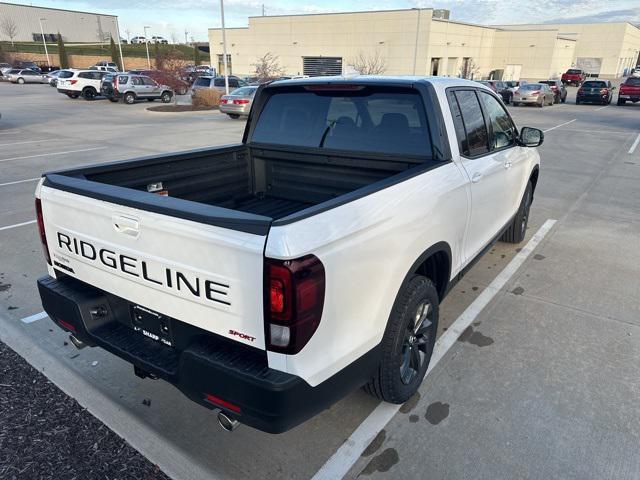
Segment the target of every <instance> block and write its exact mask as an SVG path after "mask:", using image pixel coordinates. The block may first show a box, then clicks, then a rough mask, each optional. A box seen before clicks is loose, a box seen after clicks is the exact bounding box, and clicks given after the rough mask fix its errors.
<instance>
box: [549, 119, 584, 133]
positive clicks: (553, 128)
mask: <svg viewBox="0 0 640 480" xmlns="http://www.w3.org/2000/svg"><path fill="white" fill-rule="evenodd" d="M576 120H577V118H574V119H573V120H569V121H568V122H564V123H561V124H560V125H556V126H555V127H551V128H547V129H546V130H543V132H544V133H547V132H550V131H551V130H555V129H556V128H560V127H564V126H565V125H569V124H570V123H573V122H575V121H576Z"/></svg>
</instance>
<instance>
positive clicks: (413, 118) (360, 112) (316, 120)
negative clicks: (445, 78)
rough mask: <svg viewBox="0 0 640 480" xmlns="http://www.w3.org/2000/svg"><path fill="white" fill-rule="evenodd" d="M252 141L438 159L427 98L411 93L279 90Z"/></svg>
mask: <svg viewBox="0 0 640 480" xmlns="http://www.w3.org/2000/svg"><path fill="white" fill-rule="evenodd" d="M251 142H253V143H259V144H270V145H283V146H299V147H310V148H317V149H333V150H346V151H356V152H370V153H378V154H387V155H412V156H420V157H427V158H429V159H431V158H433V151H432V144H431V140H430V134H429V128H428V122H427V116H426V113H425V109H424V105H423V100H422V97H421V96H420V95H419V94H418V93H417V92H416V91H415V90H412V89H407V88H379V87H370V86H368V87H360V86H354V88H352V89H349V90H348V91H347V90H345V89H341V90H331V89H324V88H323V87H319V88H316V87H314V86H310V87H306V88H305V87H297V88H294V89H291V90H289V89H287V90H283V91H281V92H280V91H277V90H276V91H275V92H274V93H272V94H271V95H270V96H269V98H268V100H267V102H266V104H265V106H264V107H263V109H262V111H261V113H260V116H259V118H258V119H257V121H256V125H255V127H254V129H253V132H252V136H251Z"/></svg>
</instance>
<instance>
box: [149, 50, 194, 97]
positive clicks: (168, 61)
mask: <svg viewBox="0 0 640 480" xmlns="http://www.w3.org/2000/svg"><path fill="white" fill-rule="evenodd" d="M186 63H187V61H186V59H185V56H184V55H183V54H182V52H180V50H177V49H174V48H171V49H167V50H158V54H157V56H156V69H157V70H158V72H159V73H158V74H157V75H156V76H154V80H156V81H157V82H158V83H161V84H163V85H166V86H168V87H171V88H172V89H173V91H174V92H175V93H178V94H180V93H186V91H187V88H188V86H189V85H188V83H187V82H186V81H185V80H184V77H185V75H186V73H185V64H186ZM173 103H174V105H175V104H177V103H178V99H177V95H175V94H174V95H173Z"/></svg>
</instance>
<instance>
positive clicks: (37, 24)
mask: <svg viewBox="0 0 640 480" xmlns="http://www.w3.org/2000/svg"><path fill="white" fill-rule="evenodd" d="M11 25H12V26H13V28H9V26H11ZM41 25H42V33H44V35H45V39H46V40H47V42H54V41H56V39H57V34H58V33H60V35H61V36H62V39H63V40H64V41H65V42H78V43H103V42H108V41H109V40H110V39H111V38H113V39H114V40H115V41H117V40H118V17H116V16H114V15H103V14H100V13H91V12H80V11H75V10H62V9H58V8H45V7H34V6H30V5H16V4H13V3H5V2H0V40H1V41H6V42H9V41H14V42H34V41H42V34H41V30H40V28H41ZM10 32H11V33H12V35H10Z"/></svg>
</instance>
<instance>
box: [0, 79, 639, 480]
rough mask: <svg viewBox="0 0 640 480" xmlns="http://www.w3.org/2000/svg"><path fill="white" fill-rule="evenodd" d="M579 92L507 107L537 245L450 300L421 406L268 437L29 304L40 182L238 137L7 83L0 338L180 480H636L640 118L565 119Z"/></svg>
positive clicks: (0, 190)
mask: <svg viewBox="0 0 640 480" xmlns="http://www.w3.org/2000/svg"><path fill="white" fill-rule="evenodd" d="M575 90H576V89H575V88H571V89H570V95H569V99H568V102H567V103H566V104H561V105H555V106H552V107H545V108H543V109H538V108H535V107H518V108H514V107H509V110H510V112H511V113H512V115H513V116H514V119H515V120H516V123H518V125H520V126H524V125H526V126H532V127H537V128H541V129H543V130H545V131H546V134H545V143H544V145H543V146H542V147H541V148H540V154H541V157H542V162H543V163H542V167H541V175H540V180H539V182H538V188H537V191H536V197H535V201H534V204H533V207H532V211H531V220H530V224H529V233H528V238H527V240H530V239H531V238H534V234H535V233H536V232H538V231H539V229H540V228H543V229H544V230H543V233H545V235H542V234H541V235H540V236H535V238H534V239H533V243H532V244H531V245H532V250H531V251H529V250H528V249H526V248H525V249H524V250H522V251H520V248H521V247H524V243H523V245H521V246H520V247H519V248H516V247H515V246H513V245H507V244H497V245H496V246H495V247H494V248H493V249H492V250H491V251H490V252H489V254H487V255H486V256H485V257H484V258H483V259H482V260H481V261H480V262H478V263H477V264H476V266H475V267H474V268H473V269H472V270H471V271H470V272H469V274H468V275H467V276H466V277H465V279H464V280H463V281H461V282H460V283H459V284H458V285H457V286H456V288H455V290H454V291H453V292H452V293H451V294H450V296H449V297H448V298H447V299H446V300H445V302H444V303H443V305H442V307H441V325H440V329H441V334H446V332H447V331H449V329H450V328H451V327H452V325H453V326H454V327H453V328H455V325H456V323H455V322H456V321H457V320H458V319H459V318H461V317H464V318H466V319H467V320H468V321H470V322H471V323H470V326H469V327H468V328H466V329H465V330H464V332H463V333H462V335H461V336H460V337H459V339H458V335H459V333H458V334H456V336H455V339H457V341H455V344H454V345H453V346H452V347H451V349H449V350H448V351H447V352H446V354H445V355H444V356H443V357H442V359H440V361H439V362H438V363H437V365H436V366H435V367H434V368H433V369H432V370H431V372H430V373H429V375H428V377H427V378H426V380H425V382H424V384H423V386H422V388H421V391H420V395H419V396H416V397H415V398H414V399H412V400H411V401H410V402H408V403H407V404H405V406H403V407H402V408H401V409H400V410H399V411H397V410H396V411H394V410H384V411H383V410H381V408H384V407H379V405H378V403H377V402H376V401H375V400H374V399H372V398H371V397H369V396H367V395H366V394H364V393H362V392H355V393H354V394H352V395H350V396H349V397H347V398H345V399H344V400H342V401H341V402H339V403H338V404H336V405H335V406H333V407H332V408H331V409H329V410H327V411H325V412H324V413H322V414H321V415H318V416H317V417H316V418H314V419H312V420H310V421H309V422H307V423H305V424H303V425H301V426H299V427H297V428H296V429H294V430H292V431H290V432H287V433H286V434H282V435H278V436H271V435H268V434H264V433H262V432H258V431H256V430H253V429H251V428H249V427H242V426H241V427H240V428H239V429H237V430H236V431H235V432H234V433H233V434H229V433H227V432H224V431H222V430H221V429H220V428H219V427H218V425H217V421H216V418H215V415H213V414H212V413H211V412H210V411H209V410H206V409H204V408H202V407H199V406H197V405H195V404H193V403H191V402H190V401H188V400H187V399H186V398H184V397H183V396H182V395H181V394H180V393H179V392H178V391H177V390H175V389H174V388H173V387H171V386H170V385H168V384H166V383H163V382H154V381H151V380H140V379H139V378H137V377H135V376H134V375H133V369H132V368H131V366H130V365H129V364H126V363H125V362H124V361H121V360H119V359H118V358H116V357H114V356H112V355H109V354H107V353H105V352H103V351H102V350H98V349H84V350H81V351H77V350H75V348H74V347H72V346H71V345H67V344H65V340H66V335H65V334H64V333H63V332H62V331H60V330H59V329H57V328H51V327H52V324H51V322H50V321H49V320H48V319H46V318H42V315H38V314H39V313H40V312H41V311H42V307H41V305H40V303H39V298H38V295H37V291H36V286H35V280H36V279H37V278H38V277H39V276H41V275H43V274H44V273H46V268H45V261H44V259H43V257H42V253H41V247H40V243H39V239H38V234H37V228H36V226H35V224H34V223H33V219H34V211H33V191H34V188H35V184H36V180H35V179H37V178H38V177H39V175H40V174H41V173H42V172H43V171H45V170H52V169H56V168H61V167H70V166H73V165H81V164H88V163H100V162H104V161H113V160H120V159H126V158H131V157H137V156H144V155H153V154H157V153H164V152H175V151H179V150H187V149H191V148H198V147H204V146H209V145H220V144H228V143H234V142H238V141H240V139H241V135H242V130H243V127H244V122H242V121H234V120H231V119H229V118H227V117H226V116H224V115H222V114H220V113H218V112H191V113H156V112H148V111H147V110H146V108H147V107H148V106H149V105H148V104H147V103H146V102H144V103H139V104H136V105H132V106H127V105H122V104H111V103H109V102H107V101H104V100H98V101H94V102H87V101H84V100H71V99H69V98H67V97H66V96H63V95H59V94H57V93H56V91H55V90H54V89H52V88H50V87H48V86H46V85H22V86H18V85H10V84H4V83H0V113H1V114H2V118H1V119H0V205H2V208H1V209H0V340H2V341H4V342H5V343H6V344H7V345H9V346H10V347H11V348H13V349H14V350H15V351H17V352H18V353H19V354H20V355H22V356H23V357H24V358H25V359H27V361H29V363H31V364H32V365H33V366H35V367H36V368H37V369H38V370H41V371H43V372H44V373H45V375H47V376H48V378H49V379H50V380H52V381H53V382H54V383H55V384H57V385H58V386H59V387H60V388H61V389H62V390H64V391H65V392H66V393H67V394H69V395H71V396H72V397H74V398H76V399H77V400H78V402H79V403H80V404H81V405H83V406H84V407H86V408H88V409H89V411H90V412H91V413H93V414H94V415H95V416H96V417H97V418H98V419H100V420H101V421H102V422H104V423H105V424H106V425H107V426H108V427H110V428H112V429H113V430H114V431H115V432H116V433H118V434H119V435H121V436H122V437H124V438H125V439H126V440H127V441H128V442H129V443H130V444H131V445H132V446H134V447H135V448H136V449H138V450H139V451H140V452H141V453H142V454H144V455H145V456H146V457H147V458H149V460H151V462H153V463H155V464H158V465H159V466H160V467H161V468H162V469H163V470H164V471H165V472H166V473H167V474H168V475H169V476H171V477H172V478H175V479H200V478H203V479H204V478H256V479H258V478H296V479H298V478H312V477H314V475H315V476H316V478H339V477H340V476H341V475H343V474H346V475H347V476H348V477H350V478H355V477H363V478H398V477H400V476H404V477H407V478H430V479H444V478H472V477H473V478H540V479H543V478H544V479H547V478H576V479H578V478H580V479H584V478H594V479H596V478H598V479H600V478H638V472H640V455H639V454H638V452H637V445H638V443H639V441H640V438H639V437H640V412H639V411H638V409H637V408H635V399H636V398H638V395H639V394H640V379H639V378H638V375H637V365H638V361H639V360H640V315H639V313H640V297H639V296H638V294H637V292H638V291H640V275H639V273H640V253H639V252H640V249H639V248H638V247H640V242H639V239H640V196H639V195H638V194H637V191H638V187H637V185H638V182H639V181H640V146H638V145H637V144H638V142H637V141H636V140H637V139H638V138H639V136H640V104H637V105H627V106H625V107H617V106H615V105H614V104H612V105H610V106H606V107H602V106H596V105H579V106H576V105H574V104H573V99H574V95H575ZM634 145H635V148H634ZM549 220H552V221H549ZM553 220H555V222H553ZM533 247H535V249H533ZM512 261H515V263H511V262H512ZM500 272H506V273H505V274H504V275H503V274H502V273H500ZM500 275H502V276H500ZM496 282H497V283H496ZM483 302H484V303H483ZM485 304H486V306H485ZM478 306H480V307H484V308H478ZM471 315H472V316H471ZM453 331H454V330H452V332H453ZM448 337H451V334H450V335H449V336H448ZM448 337H442V338H448ZM144 400H150V404H147V402H145V403H143V401H144ZM389 419H390V421H389V423H388V424H387V423H386V422H385V420H389ZM371 439H373V442H372V443H370V440H371ZM364 447H367V448H366V449H365V450H364V452H363V451H362V450H363V449H364ZM336 452H337V453H336Z"/></svg>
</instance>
